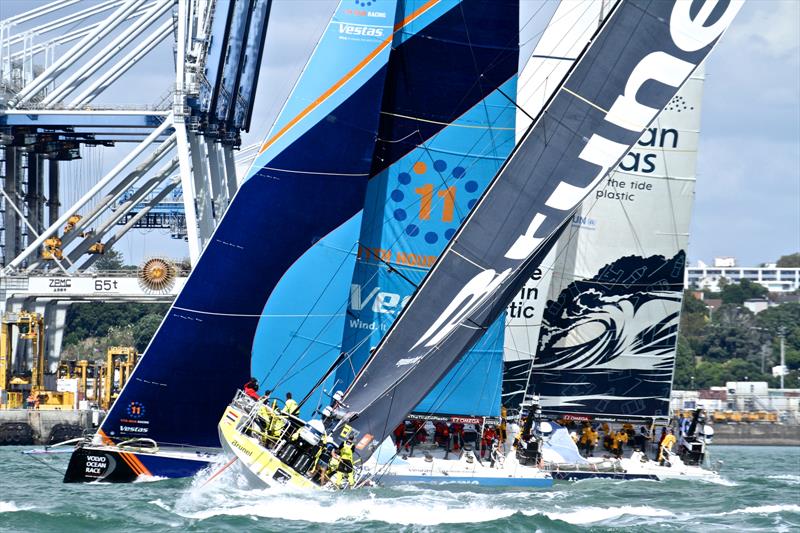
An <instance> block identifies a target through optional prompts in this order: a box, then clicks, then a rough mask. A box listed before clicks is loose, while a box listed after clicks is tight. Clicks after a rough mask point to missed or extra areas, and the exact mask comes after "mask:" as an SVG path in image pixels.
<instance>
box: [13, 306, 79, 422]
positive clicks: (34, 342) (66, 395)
mask: <svg viewBox="0 0 800 533" xmlns="http://www.w3.org/2000/svg"><path fill="white" fill-rule="evenodd" d="M14 326H16V328H17V330H19V336H20V339H24V340H29V341H31V354H32V356H33V360H32V363H31V376H30V378H26V377H23V376H12V372H11V354H12V350H13V328H14ZM44 370H45V360H44V317H42V315H40V314H38V313H30V312H28V311H20V312H19V313H6V314H5V315H3V318H2V321H0V408H5V409H18V408H21V407H24V404H25V402H26V401H27V402H28V403H29V406H31V407H33V406H36V407H38V408H40V409H64V408H67V409H69V408H71V407H72V406H73V405H74V401H75V395H74V394H73V393H71V392H56V391H48V390H46V389H45V386H44ZM12 386H13V387H15V388H16V389H17V390H13V391H12V390H10V389H11V387H12ZM22 389H28V394H27V396H25V392H23V390H22Z"/></svg>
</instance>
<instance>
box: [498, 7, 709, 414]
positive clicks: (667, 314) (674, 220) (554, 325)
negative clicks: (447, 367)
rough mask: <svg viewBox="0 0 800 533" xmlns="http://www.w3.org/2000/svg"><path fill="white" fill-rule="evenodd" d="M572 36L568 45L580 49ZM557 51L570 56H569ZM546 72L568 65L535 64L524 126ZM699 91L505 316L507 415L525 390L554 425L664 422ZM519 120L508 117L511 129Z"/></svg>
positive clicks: (618, 176)
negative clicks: (592, 420)
mask: <svg viewBox="0 0 800 533" xmlns="http://www.w3.org/2000/svg"><path fill="white" fill-rule="evenodd" d="M572 4H577V3H573V2H563V3H562V4H561V6H560V7H559V11H561V10H567V9H568V8H569V7H570V6H571V5H572ZM595 6H596V10H595V11H594V16H595V17H596V16H599V11H600V9H599V6H597V5H596V4H595ZM572 7H573V8H574V6H572ZM580 15H581V16H584V17H588V16H589V13H588V11H587V12H583V11H582V12H581V13H580ZM557 16H558V12H557V13H556V17H557ZM556 17H554V19H555V18H556ZM579 20H580V18H579V17H578V13H577V12H573V17H572V25H571V26H570V27H572V28H577V27H578V26H579V23H578V22H577V21H579ZM549 30H550V28H548V31H549ZM584 31H585V32H586V33H591V31H592V30H590V29H588V28H586V27H585V30H584ZM574 33H575V37H574V39H575V40H577V39H580V38H581V36H580V35H577V30H574ZM586 33H584V34H583V36H584V38H588V37H587V35H586ZM546 36H547V35H546V34H545V36H543V37H542V41H543V42H544V41H545V37H546ZM562 47H563V48H562V50H564V51H565V56H566V55H568V54H569V52H570V51H569V49H568V47H567V44H562ZM534 54H535V55H537V53H536V52H534ZM540 55H542V56H544V55H546V54H540ZM552 55H557V54H552ZM547 66H549V70H552V71H554V72H555V71H556V70H558V69H566V68H568V67H569V61H556V60H554V59H547V58H534V59H532V60H531V62H530V63H529V64H528V65H527V66H526V69H525V71H523V73H522V74H521V76H520V80H521V81H520V86H521V87H522V88H523V90H524V91H525V92H524V93H523V92H520V93H519V96H520V99H521V100H520V101H521V102H522V107H523V108H524V109H525V110H526V111H527V112H528V113H529V114H531V115H534V114H535V113H536V112H537V111H538V110H537V106H539V105H541V103H542V102H543V101H545V100H546V98H547V95H546V93H545V92H543V89H542V87H544V85H545V84H544V82H543V81H542V80H543V79H545V76H544V75H545V74H546V73H547V72H548V69H547V68H546V67H547ZM529 69H533V71H532V74H530V75H529V74H527V71H528V70H529ZM529 80H531V81H529ZM533 80H537V81H533ZM531 85H534V86H535V87H538V88H539V90H538V91H536V90H532V89H531ZM702 85H703V68H702V66H701V67H700V68H699V69H698V70H697V71H696V72H695V73H694V75H693V76H692V77H691V79H690V80H688V81H687V83H686V84H685V85H684V87H683V88H682V89H681V90H680V91H679V92H678V94H677V95H676V96H675V97H674V98H673V99H672V101H671V102H670V103H669V104H668V105H667V107H666V108H665V109H664V111H663V112H662V113H661V115H660V116H659V118H658V119H657V120H656V122H654V123H653V125H652V126H651V127H650V128H648V130H647V131H646V132H645V134H644V135H643V136H642V138H641V139H640V140H639V142H638V143H637V145H636V146H635V148H634V149H633V150H631V151H630V152H629V153H628V154H627V155H626V156H625V158H624V159H623V160H622V162H621V163H620V164H619V166H618V167H617V170H616V171H615V172H614V173H612V174H610V175H609V176H608V177H607V178H605V179H604V180H603V181H602V182H601V183H600V184H599V186H598V187H597V189H596V190H595V191H594V192H593V193H592V195H590V197H589V198H587V200H586V201H584V203H583V204H582V205H581V207H580V208H579V210H578V211H577V212H576V213H575V215H574V217H573V219H572V221H571V223H570V225H569V227H568V228H567V229H566V230H565V232H564V233H563V235H562V236H561V238H560V239H559V241H558V243H557V245H556V246H555V247H554V248H553V250H552V251H551V253H550V254H549V255H548V257H547V258H546V260H545V261H544V262H543V264H542V266H541V268H540V270H539V271H537V272H536V273H535V274H534V276H533V279H531V280H530V281H529V282H528V284H527V285H526V287H525V288H524V289H523V290H522V291H521V292H520V293H519V295H518V297H517V298H516V299H515V300H514V302H513V303H512V304H511V306H510V307H509V309H508V311H507V318H506V326H507V327H506V337H505V350H504V356H505V357H504V358H505V367H506V372H505V378H504V381H505V383H504V403H506V405H509V406H512V405H519V402H520V401H521V400H522V393H523V391H525V390H527V392H532V393H537V394H540V395H541V396H542V398H541V401H542V405H543V407H544V408H545V410H551V411H554V412H556V413H560V414H569V413H580V414H590V415H591V414H599V413H600V412H601V411H602V412H603V414H605V415H609V414H612V415H618V416H627V415H630V416H636V417H638V416H642V417H644V416H647V417H650V416H666V415H667V413H668V403H667V401H665V400H667V399H668V396H669V389H670V387H671V383H672V372H673V367H674V356H675V343H676V341H677V325H678V320H679V316H680V305H681V292H680V285H681V284H682V279H683V269H684V267H685V251H686V247H687V243H688V229H689V222H690V216H691V209H692V203H693V198H694V182H695V175H696V163H697V145H698V134H699V129H700V99H701V96H702ZM523 96H525V97H526V98H528V99H529V100H522V98H523ZM526 102H530V104H526ZM523 117H524V115H523ZM525 120H527V117H524V118H520V117H519V116H518V122H524V121H525ZM581 280H586V282H583V283H582V282H581ZM531 361H533V364H531ZM665 394H666V397H664V395H665ZM611 397H614V398H613V401H612V402H609V399H610V398H611ZM559 406H561V408H560V409H559Z"/></svg>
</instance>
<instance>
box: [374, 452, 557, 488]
mask: <svg viewBox="0 0 800 533" xmlns="http://www.w3.org/2000/svg"><path fill="white" fill-rule="evenodd" d="M387 443H388V444H387ZM445 455H447V458H445ZM364 471H365V472H367V473H369V474H371V475H373V479H374V480H375V482H377V483H378V484H381V485H396V484H403V483H430V484H452V483H457V484H471V485H485V486H506V487H550V486H551V485H552V483H553V479H552V477H551V476H550V474H548V473H547V472H543V471H541V470H539V469H537V468H531V467H528V466H523V465H521V464H519V462H518V461H517V459H516V457H514V456H513V455H511V456H509V457H506V458H505V460H504V461H503V462H502V463H496V464H495V466H491V465H490V460H489V459H488V458H485V459H480V457H479V456H476V454H475V453H473V452H463V453H462V452H450V453H449V454H446V452H445V450H443V449H442V448H438V447H433V446H417V447H416V448H415V449H414V454H413V456H407V455H404V454H395V450H394V446H393V445H392V443H391V441H386V442H385V443H384V445H383V446H381V449H380V450H379V451H378V452H376V453H375V455H374V456H373V457H372V459H370V460H369V461H368V462H367V463H365V464H364Z"/></svg>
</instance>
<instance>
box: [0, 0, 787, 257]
mask: <svg viewBox="0 0 800 533" xmlns="http://www.w3.org/2000/svg"><path fill="white" fill-rule="evenodd" d="M537 1H538V0H537ZM39 3H40V2H32V1H19V0H0V18H6V17H8V16H11V15H13V14H16V13H18V12H20V11H22V10H25V9H30V8H31V7H32V6H33V5H36V4H39ZM86 3H88V0H87V1H86ZM336 4H337V2H336V1H335V0H274V3H273V12H272V18H271V21H270V24H269V31H268V36H267V48H266V51H265V54H264V60H263V68H262V71H261V74H260V79H259V82H260V83H259V88H258V99H257V102H256V111H255V114H254V120H253V128H252V131H251V132H250V134H249V135H246V136H245V138H244V141H245V142H244V144H245V145H247V144H249V143H253V142H257V141H259V140H261V138H262V137H263V136H264V134H265V132H266V130H267V129H268V127H269V125H270V124H271V123H272V121H273V120H274V118H275V115H276V114H277V112H278V110H279V109H280V106H281V105H282V103H283V101H284V99H285V98H286V95H287V94H288V92H289V90H290V89H291V87H292V85H293V83H294V80H295V79H296V78H297V76H298V74H299V73H300V71H301V69H302V67H303V65H304V63H305V61H306V59H307V58H308V56H309V54H310V52H311V51H312V50H313V47H314V45H315V44H316V41H317V38H318V37H319V35H320V34H321V32H322V30H323V28H324V27H325V25H326V23H327V21H328V19H329V17H330V15H331V12H332V11H333V8H334V7H335V6H336ZM528 9H532V8H531V7H528ZM157 52H158V54H159V55H158V57H154V58H151V59H150V60H149V61H148V62H145V63H143V65H142V66H141V67H138V68H137V70H135V71H132V73H131V74H130V75H128V76H126V77H123V78H122V79H121V80H120V82H125V80H127V83H122V85H123V87H120V88H118V89H116V92H115V93H113V95H114V98H115V99H116V100H118V101H130V98H131V94H132V92H131V90H132V85H133V84H131V83H130V81H131V80H135V81H136V83H135V86H136V88H137V89H138V88H140V87H141V86H142V85H143V84H147V86H154V87H161V86H162V85H163V90H154V94H155V93H163V92H164V91H167V90H168V89H169V86H170V82H171V75H172V74H171V72H170V71H169V69H168V68H167V67H169V68H171V65H172V59H171V57H170V59H169V61H164V59H165V57H169V56H171V45H165V46H162V47H160V48H159V49H157ZM706 73H707V79H706V84H705V94H704V99H703V111H702V133H701V136H700V152H699V164H698V180H697V189H696V201H695V209H694V216H693V220H692V226H691V238H690V245H689V257H690V259H691V261H692V262H695V261H697V260H698V259H700V260H704V261H706V262H708V261H711V260H712V259H713V258H714V257H715V256H735V257H736V258H737V259H738V260H739V263H740V264H743V265H755V264H758V263H761V262H771V261H774V260H776V259H777V258H778V257H779V256H781V255H783V254H788V253H793V252H797V251H800V97H798V95H800V1H797V0H783V1H777V0H750V1H748V2H747V3H746V4H745V6H744V8H743V9H742V11H741V13H740V14H739V16H738V17H737V19H736V20H735V21H734V23H733V25H732V27H731V29H730V30H729V32H728V33H727V34H726V35H725V37H724V39H723V41H722V43H721V44H720V45H719V46H718V47H717V49H716V50H715V51H714V52H713V53H712V55H711V58H710V60H709V61H708V65H707V69H706ZM142 103H144V102H142ZM106 157H107V158H109V156H106ZM112 159H113V158H112ZM120 249H121V251H123V252H124V253H125V254H126V256H128V258H129V260H130V261H132V262H138V261H139V260H141V258H142V257H143V256H148V255H155V254H156V253H163V252H167V253H169V254H170V255H173V256H181V255H186V252H185V245H183V243H181V242H180V241H172V240H170V239H169V238H168V237H166V236H165V235H163V234H157V233H149V234H146V235H145V234H144V233H143V232H139V233H137V234H134V235H132V237H131V238H130V239H127V242H126V243H122V246H121V247H120Z"/></svg>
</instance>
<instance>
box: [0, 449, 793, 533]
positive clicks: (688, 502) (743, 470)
mask: <svg viewBox="0 0 800 533" xmlns="http://www.w3.org/2000/svg"><path fill="white" fill-rule="evenodd" d="M22 449H23V448H15V447H6V448H0V465H2V467H0V531H15V532H16V531H58V532H69V531H92V532H101V531H114V532H120V531H125V532H134V531H171V530H188V531H214V532H216V531H235V532H237V533H240V532H241V531H243V530H247V531H298V530H305V529H313V530H331V531H333V530H335V531H337V532H347V531H362V530H369V531H371V532H373V531H374V532H378V531H392V532H394V531H398V530H400V531H457V532H459V533H461V532H469V531H526V532H527V531H535V530H539V531H584V530H591V531H604V530H607V529H612V528H619V527H622V528H625V529H627V530H630V531H652V530H668V531H671V530H678V531H702V532H703V533H708V532H709V531H719V530H730V531H800V447H794V448H790V447H760V448H754V447H735V446H718V447H715V448H714V458H715V459H717V460H723V461H724V466H723V469H722V473H723V475H724V477H725V478H726V480H727V481H726V482H725V483H723V484H710V483H703V482H690V481H680V480H676V481H669V482H662V483H659V482H653V481H627V482H623V481H606V480H588V481H581V482H578V483H561V484H556V485H554V486H553V487H552V488H550V489H540V490H535V491H523V490H519V489H517V490H509V491H503V490H498V489H481V488H479V487H471V486H465V487H453V486H451V487H448V488H446V489H445V488H423V487H415V486H406V487H398V488H392V489H389V488H376V489H365V490H361V491H354V492H344V493H330V492H286V491H281V492H278V491H274V490H272V491H270V490H263V491H262V490H257V491H253V490H247V489H246V488H244V486H243V485H242V479H241V477H240V475H239V474H237V473H236V472H235V471H234V469H233V468H231V469H229V470H228V471H226V472H225V473H224V474H223V475H222V476H219V477H218V478H217V479H216V480H214V482H212V483H211V484H209V485H207V486H205V487H201V485H202V484H203V482H204V480H205V478H203V477H202V476H200V477H198V478H197V479H192V480H164V481H158V482H148V483H135V484H131V485H109V484H89V485H64V484H62V483H61V478H60V476H59V474H58V473H57V472H55V471H54V470H51V469H49V468H47V467H44V466H42V465H41V464H39V463H37V462H35V461H33V460H31V459H30V458H29V457H25V456H23V455H22V454H20V451H21V450H22ZM65 464H66V456H63V457H60V458H59V459H57V460H56V461H55V462H54V463H53V466H54V467H56V468H59V469H61V470H62V471H63V469H64V467H65ZM204 475H205V477H208V475H209V473H205V474H204Z"/></svg>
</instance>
